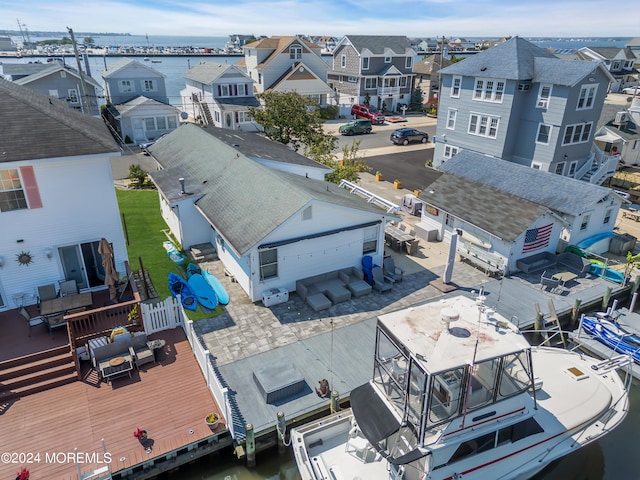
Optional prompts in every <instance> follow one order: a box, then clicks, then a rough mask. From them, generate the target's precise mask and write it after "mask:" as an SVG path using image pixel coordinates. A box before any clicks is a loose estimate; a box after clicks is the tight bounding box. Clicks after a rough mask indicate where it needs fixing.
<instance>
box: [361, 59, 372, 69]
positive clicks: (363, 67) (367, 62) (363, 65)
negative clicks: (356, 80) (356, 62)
mask: <svg viewBox="0 0 640 480" xmlns="http://www.w3.org/2000/svg"><path fill="white" fill-rule="evenodd" d="M365 60H366V62H365ZM365 63H366V66H365ZM370 63H371V60H370V59H369V57H362V70H369V64H370Z"/></svg>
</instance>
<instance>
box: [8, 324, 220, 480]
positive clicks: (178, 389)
mask: <svg viewBox="0 0 640 480" xmlns="http://www.w3.org/2000/svg"><path fill="white" fill-rule="evenodd" d="M6 333H8V332H7V331H6V330H3V334H6ZM26 333H27V332H26V330H25V331H22V330H20V331H19V334H20V339H17V338H14V339H13V341H14V342H15V343H16V344H18V343H19V342H23V343H24V342H28V341H29V339H28V337H27V336H26ZM36 335H38V336H40V335H42V336H46V338H49V335H48V334H47V333H46V331H44V332H38V333H36V331H35V328H34V329H33V331H32V337H31V338H34V339H35V338H36ZM150 338H152V339H153V338H162V339H164V340H165V341H166V345H165V347H164V349H163V350H161V351H160V353H159V355H158V361H157V363H155V364H154V363H148V364H146V365H144V366H143V367H142V368H141V369H140V370H135V371H134V373H133V375H132V378H129V377H128V376H125V377H122V378H118V379H114V380H113V381H112V382H110V383H109V384H106V383H105V382H101V381H99V380H98V378H97V374H96V372H95V370H94V369H91V368H89V366H88V365H86V366H85V367H86V368H84V369H83V371H84V372H85V377H84V378H83V380H82V381H76V382H73V383H70V384H68V385H64V386H60V387H57V388H52V389H49V390H46V391H44V392H40V393H37V394H34V395H29V396H26V397H22V398H20V399H18V400H15V401H13V402H11V403H7V404H3V405H0V421H1V424H2V434H0V452H13V453H15V454H16V456H15V460H16V462H15V463H14V462H13V461H11V462H5V461H2V462H0V478H15V476H16V473H17V472H18V471H19V470H20V468H21V467H26V468H28V469H29V470H30V473H31V478H41V479H45V478H46V479H54V478H55V479H59V480H66V479H69V480H71V479H74V480H77V478H78V473H77V472H78V470H77V465H76V463H75V462H74V451H75V449H77V452H78V454H79V455H78V456H76V457H75V458H78V459H79V460H80V462H79V463H80V467H81V472H82V473H83V474H86V473H87V472H89V471H93V470H96V469H98V468H100V467H104V466H105V464H106V462H107V457H108V458H109V459H110V464H109V465H110V468H111V471H112V473H113V478H115V479H117V478H122V477H123V476H124V475H125V474H127V473H132V472H137V476H136V478H149V477H150V476H152V475H151V474H158V473H160V472H162V471H166V470H168V469H171V468H175V467H177V466H178V465H179V464H180V461H181V459H180V457H178V458H176V456H177V454H178V453H183V454H184V453H187V452H188V453H189V454H188V455H183V457H186V459H187V460H188V461H192V460H193V459H194V458H196V457H197V456H199V455H201V454H206V453H209V452H210V451H212V450H214V449H217V448H220V446H222V445H223V444H229V443H230V439H229V438H228V435H227V430H226V427H225V424H224V421H222V422H221V423H220V425H218V427H217V429H216V430H215V432H212V431H211V430H210V428H209V427H208V426H207V425H206V424H205V421H204V419H205V417H206V416H207V415H208V414H209V413H211V412H213V411H216V412H221V410H220V408H219V407H218V405H217V404H216V402H215V400H214V399H213V396H212V395H211V393H210V392H209V390H208V389H207V386H206V384H205V382H204V381H203V377H202V373H201V371H200V368H199V366H198V364H197V362H196V360H195V358H194V356H193V352H192V350H191V347H190V345H189V342H188V341H187V339H186V337H185V334H184V332H183V331H182V329H180V328H178V329H173V330H165V331H163V332H160V333H157V334H155V335H151V336H150ZM223 420H224V419H223ZM137 428H142V429H145V430H147V431H148V435H149V439H150V442H151V443H152V450H151V453H147V452H146V451H145V448H144V447H143V446H142V445H141V444H140V443H139V442H138V440H137V439H136V438H135V437H134V436H133V433H134V432H135V430H136V429H137ZM102 439H104V443H105V447H106V452H104V451H103V449H102V442H101V440H102ZM3 460H4V459H3ZM187 460H182V461H187ZM154 472H155V473H154Z"/></svg>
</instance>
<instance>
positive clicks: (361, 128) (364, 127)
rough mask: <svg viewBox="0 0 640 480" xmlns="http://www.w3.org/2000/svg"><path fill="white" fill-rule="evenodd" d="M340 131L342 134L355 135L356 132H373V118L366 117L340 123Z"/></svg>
mask: <svg viewBox="0 0 640 480" xmlns="http://www.w3.org/2000/svg"><path fill="white" fill-rule="evenodd" d="M338 131H339V132H340V133H341V134H342V135H353V134H354V133H371V120H368V119H366V118H359V119H358V120H351V121H350V122H349V123H345V124H344V125H340V128H338Z"/></svg>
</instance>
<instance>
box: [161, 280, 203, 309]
mask: <svg viewBox="0 0 640 480" xmlns="http://www.w3.org/2000/svg"><path fill="white" fill-rule="evenodd" d="M167 281H168V283H169V291H170V292H171V295H173V296H174V297H177V296H178V295H180V301H181V303H182V306H183V307H184V308H186V309H187V310H192V311H195V310H196V309H197V308H198V300H197V298H196V296H195V295H194V293H193V291H192V290H191V287H189V284H188V283H187V281H186V280H185V279H184V278H182V277H181V276H180V275H176V274H175V273H173V272H169V275H168V279H167Z"/></svg>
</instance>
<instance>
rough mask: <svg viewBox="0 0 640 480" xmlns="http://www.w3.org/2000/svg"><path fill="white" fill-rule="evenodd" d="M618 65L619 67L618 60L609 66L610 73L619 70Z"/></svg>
mask: <svg viewBox="0 0 640 480" xmlns="http://www.w3.org/2000/svg"><path fill="white" fill-rule="evenodd" d="M620 65H621V62H620V60H614V61H613V63H612V64H611V71H612V72H615V71H617V70H620Z"/></svg>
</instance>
